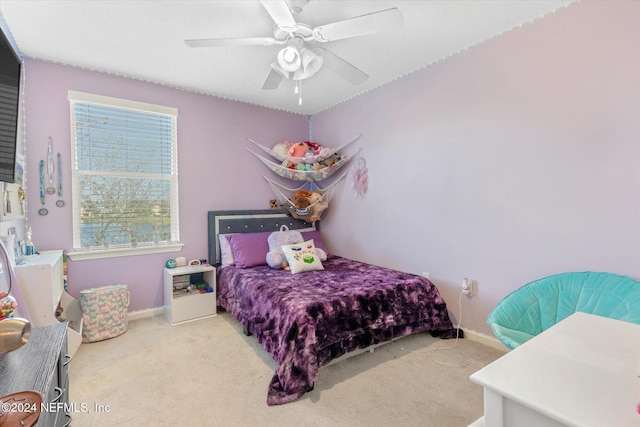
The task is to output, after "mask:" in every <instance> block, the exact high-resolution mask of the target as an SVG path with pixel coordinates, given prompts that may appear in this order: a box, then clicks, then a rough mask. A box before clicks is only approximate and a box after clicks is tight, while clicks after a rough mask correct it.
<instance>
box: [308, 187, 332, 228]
mask: <svg viewBox="0 0 640 427" xmlns="http://www.w3.org/2000/svg"><path fill="white" fill-rule="evenodd" d="M307 200H309V204H310V206H311V209H310V212H309V217H310V218H309V219H310V220H311V223H314V222H316V221H318V220H319V219H320V216H321V215H322V211H324V210H325V209H327V208H328V207H329V204H328V203H327V201H326V199H325V198H324V197H322V194H320V193H318V192H317V191H314V192H312V193H311V195H310V196H309V197H308V199H307Z"/></svg>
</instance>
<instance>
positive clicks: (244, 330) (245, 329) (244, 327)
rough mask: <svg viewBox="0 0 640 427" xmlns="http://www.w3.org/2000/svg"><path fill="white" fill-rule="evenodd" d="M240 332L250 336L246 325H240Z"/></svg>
mask: <svg viewBox="0 0 640 427" xmlns="http://www.w3.org/2000/svg"><path fill="white" fill-rule="evenodd" d="M242 333H243V334H244V335H245V336H247V337H250V336H251V332H249V330H248V329H247V327H246V326H243V327H242Z"/></svg>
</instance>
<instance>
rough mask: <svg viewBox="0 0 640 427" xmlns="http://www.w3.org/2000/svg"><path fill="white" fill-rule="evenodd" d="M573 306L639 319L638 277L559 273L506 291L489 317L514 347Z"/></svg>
mask: <svg viewBox="0 0 640 427" xmlns="http://www.w3.org/2000/svg"><path fill="white" fill-rule="evenodd" d="M575 312H584V313H590V314H595V315H598V316H603V317H609V318H612V319H618V320H623V321H627V322H632V323H637V324H640V282H638V281H636V280H634V279H632V278H631V277H627V276H620V275H617V274H613V273H600V272H591V271H586V272H574V273H562V274H555V275H552V276H548V277H545V278H542V279H538V280H535V281H533V282H530V283H527V284H526V285H524V286H522V287H521V288H519V289H517V290H515V291H513V292H512V293H510V294H509V295H507V296H506V297H505V298H504V299H503V300H502V301H500V302H499V303H498V305H496V307H495V308H494V309H493V310H492V311H491V313H490V314H489V317H488V318H487V323H488V324H489V326H491V329H492V330H493V333H494V334H495V335H496V337H497V338H498V339H499V340H500V341H501V342H502V343H503V344H504V345H505V346H507V348H509V349H511V350H513V349H515V348H516V347H518V346H519V345H521V344H523V343H525V342H526V341H528V340H530V339H531V338H533V337H535V336H536V335H538V334H539V333H541V332H543V331H545V330H546V329H548V328H550V327H551V326H553V325H555V324H556V323H558V322H560V321H561V320H562V319H564V318H566V317H568V316H570V315H571V314H573V313H575Z"/></svg>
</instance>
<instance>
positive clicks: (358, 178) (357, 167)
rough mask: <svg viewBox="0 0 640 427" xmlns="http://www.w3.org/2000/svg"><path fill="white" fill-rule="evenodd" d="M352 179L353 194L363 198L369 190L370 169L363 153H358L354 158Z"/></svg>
mask: <svg viewBox="0 0 640 427" xmlns="http://www.w3.org/2000/svg"><path fill="white" fill-rule="evenodd" d="M351 181H352V186H353V195H354V196H355V197H357V198H363V197H364V195H365V194H367V191H368V190H369V170H368V169H367V161H366V160H365V159H364V157H362V156H361V155H358V157H356V158H355V159H354V160H353V169H352V170H351Z"/></svg>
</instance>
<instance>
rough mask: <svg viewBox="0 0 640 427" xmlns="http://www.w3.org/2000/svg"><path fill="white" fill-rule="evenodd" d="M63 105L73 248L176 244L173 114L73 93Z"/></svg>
mask: <svg viewBox="0 0 640 427" xmlns="http://www.w3.org/2000/svg"><path fill="white" fill-rule="evenodd" d="M69 101H70V107H71V140H72V141H71V161H72V193H73V195H72V198H73V246H74V251H75V252H78V253H86V252H91V251H101V252H103V253H106V252H111V255H106V256H117V255H113V254H114V253H117V252H121V254H123V253H122V252H123V251H124V252H126V253H129V252H131V251H135V252H141V253H148V252H156V251H158V250H153V248H160V247H165V248H166V247H167V246H172V247H174V246H175V245H176V244H177V242H178V241H179V232H178V169H177V163H178V162H177V137H176V120H177V109H175V108H170V107H163V106H158V105H152V104H145V103H140V102H133V101H127V100H123V99H117V98H110V97H104V96H98V95H92V94H86V93H81V92H74V91H69ZM180 246H181V245H180ZM145 248H146V249H145ZM149 249H152V250H149ZM174 249H175V247H174ZM71 255H72V256H73V255H74V254H71Z"/></svg>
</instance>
